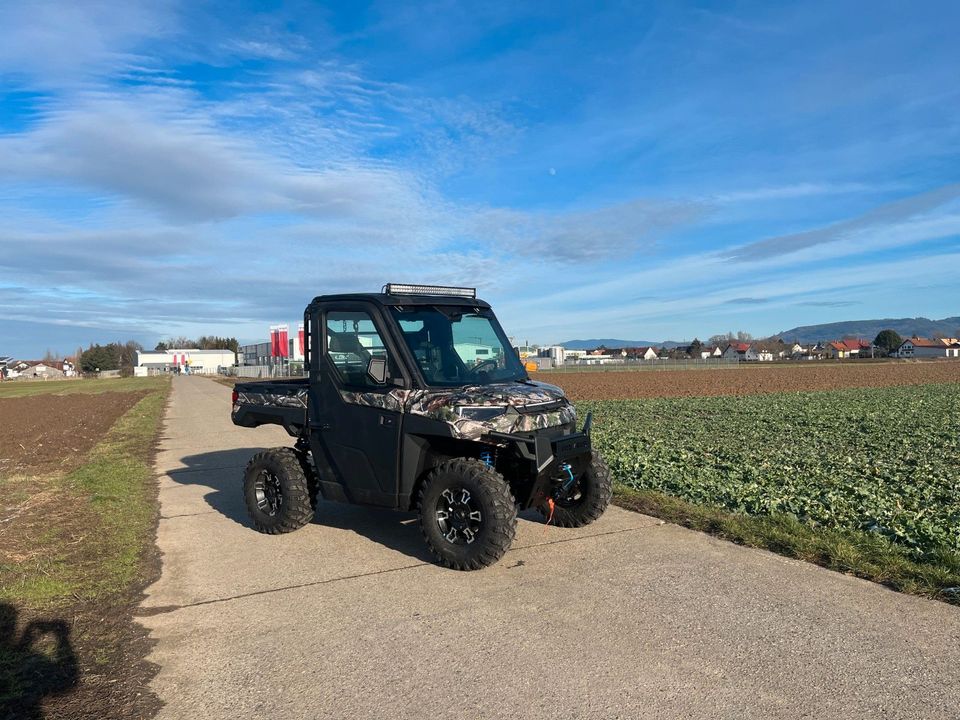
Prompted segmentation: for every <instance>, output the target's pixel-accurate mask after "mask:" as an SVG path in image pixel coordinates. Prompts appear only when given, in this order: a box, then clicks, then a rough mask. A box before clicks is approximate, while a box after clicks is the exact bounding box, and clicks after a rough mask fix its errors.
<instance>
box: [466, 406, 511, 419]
mask: <svg viewBox="0 0 960 720" xmlns="http://www.w3.org/2000/svg"><path fill="white" fill-rule="evenodd" d="M505 412H507V408H506V407H498V406H481V407H470V406H468V405H461V406H460V407H458V408H457V415H459V416H460V417H461V418H463V419H464V420H476V421H477V422H484V421H485V420H493V418H495V417H500V416H501V415H503V414H504V413H505Z"/></svg>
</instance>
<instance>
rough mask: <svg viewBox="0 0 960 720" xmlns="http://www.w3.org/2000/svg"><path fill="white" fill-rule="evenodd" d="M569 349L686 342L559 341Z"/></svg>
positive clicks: (673, 344)
mask: <svg viewBox="0 0 960 720" xmlns="http://www.w3.org/2000/svg"><path fill="white" fill-rule="evenodd" d="M558 344H559V345H562V346H563V347H565V348H566V349H567V350H593V349H594V348H598V347H600V346H601V345H603V347H608V348H628V347H657V348H660V347H667V348H671V347H676V346H677V345H683V344H684V343H678V342H676V341H674V340H666V341H662V340H617V339H616V338H596V339H593V340H567V341H566V342H562V343H558Z"/></svg>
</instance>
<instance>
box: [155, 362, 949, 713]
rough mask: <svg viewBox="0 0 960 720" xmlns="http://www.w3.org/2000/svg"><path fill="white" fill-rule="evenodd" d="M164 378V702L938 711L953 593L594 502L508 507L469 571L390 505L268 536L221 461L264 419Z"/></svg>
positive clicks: (264, 436) (506, 709)
mask: <svg viewBox="0 0 960 720" xmlns="http://www.w3.org/2000/svg"><path fill="white" fill-rule="evenodd" d="M229 397H230V391H229V389H228V388H226V387H224V386H222V385H219V384H217V383H214V382H211V381H210V380H207V379H204V378H198V377H193V378H188V377H178V378H175V379H174V389H173V395H172V400H171V405H170V408H169V411H168V414H167V420H166V430H165V434H164V440H163V444H162V449H161V452H160V454H159V457H158V460H157V464H158V472H159V473H160V475H161V486H160V501H161V513H162V520H161V521H160V529H159V535H158V542H159V545H160V550H161V551H162V552H163V574H162V577H161V578H160V580H159V581H158V582H157V583H156V584H155V585H153V586H152V587H151V588H150V589H149V591H148V597H147V599H146V601H145V603H144V608H143V610H142V612H144V613H145V615H144V617H143V618H142V619H141V621H142V622H143V623H144V624H145V625H146V626H147V627H148V628H149V629H150V630H151V634H152V637H153V638H155V639H156V645H155V647H154V651H153V653H152V654H151V656H150V658H149V659H150V660H152V661H153V662H155V663H157V664H158V665H159V666H160V671H159V674H158V675H157V677H156V679H155V681H154V683H153V687H154V689H155V691H156V692H157V693H158V694H159V696H160V698H161V699H162V700H163V701H164V702H165V703H166V707H165V708H164V709H163V710H162V711H161V714H160V717H162V718H184V719H187V718H189V719H191V720H193V719H195V718H202V719H203V720H216V719H219V718H229V719H230V720H236V719H237V718H270V720H282V719H285V718H337V719H341V718H426V717H429V718H494V717H503V718H710V719H711V720H714V719H716V718H768V717H777V718H853V717H868V716H869V717H877V718H950V719H951V720H955V719H956V718H957V717H958V716H960V610H958V609H957V608H955V607H951V606H948V605H944V604H941V603H935V602H930V601H926V600H921V599H918V598H914V597H908V596H906V595H899V594H897V593H894V592H891V591H889V590H886V589H884V588H882V587H879V586H877V585H873V584H871V583H868V582H865V581H861V580H856V579H853V578H849V577H845V576H843V575H840V574H837V573H833V572H829V571H827V570H823V569H821V568H818V567H814V566H812V565H807V564H805V563H801V562H795V561H792V560H787V559H784V558H781V557H778V556H776V555H771V554H769V553H766V552H761V551H756V550H750V549H745V548H742V547H738V546H736V545H732V544H729V543H725V542H721V541H718V540H715V539H713V538H710V537H708V536H706V535H701V534H699V533H695V532H690V531H687V530H684V529H682V528H679V527H675V526H672V525H665V524H662V523H660V522H659V521H657V520H655V519H652V518H649V517H646V516H643V515H636V514H633V513H629V512H626V511H624V510H620V509H618V508H611V509H610V511H609V512H608V513H607V514H606V515H605V516H604V517H603V518H602V519H601V521H600V522H598V523H596V524H595V525H593V526H591V527H589V528H586V529H584V530H579V531H578V530H563V529H558V528H554V527H545V526H544V525H543V524H542V523H541V522H539V521H538V520H537V519H536V516H533V515H525V516H524V519H521V520H520V523H519V528H518V534H517V540H516V543H515V545H514V547H513V549H512V550H511V551H510V552H508V553H507V555H506V557H505V558H504V559H503V560H502V561H501V562H500V563H499V564H498V565H496V566H494V567H492V568H489V569H487V570H483V571H480V572H473V573H459V572H455V571H452V570H445V569H442V568H440V567H437V566H436V565H433V564H432V563H431V562H430V559H429V557H428V556H427V554H426V552H425V550H424V547H423V543H422V541H421V539H420V533H419V529H418V528H417V526H416V521H415V519H414V517H413V516H412V515H408V514H398V513H391V512H386V511H378V510H370V509H364V508H358V507H351V506H344V505H336V504H329V503H325V504H322V505H321V507H320V509H319V511H318V512H317V518H316V521H315V522H314V523H313V524H311V525H308V526H307V527H305V528H302V529H301V530H299V531H297V532H295V533H292V534H290V535H285V536H280V537H272V536H266V535H261V534H259V533H257V532H255V531H254V530H252V529H251V528H250V525H249V523H248V521H247V519H246V513H245V511H244V507H243V502H242V497H241V473H242V468H243V466H244V464H245V463H246V461H247V460H248V458H249V457H250V456H251V455H252V454H253V453H254V452H255V451H256V450H257V449H259V448H264V447H270V446H275V445H286V444H289V438H287V436H286V435H285V433H283V432H282V431H280V430H273V429H267V428H260V429H257V430H245V429H241V428H235V427H234V426H233V425H231V424H230V418H229V410H230V407H229V404H230V401H229Z"/></svg>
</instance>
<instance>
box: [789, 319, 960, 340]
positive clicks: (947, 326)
mask: <svg viewBox="0 0 960 720" xmlns="http://www.w3.org/2000/svg"><path fill="white" fill-rule="evenodd" d="M888 329H889V330H895V331H896V332H897V333H898V334H900V335H901V336H902V337H905V338H906V337H911V336H913V335H918V336H920V337H932V336H933V334H934V333H941V334H942V335H946V336H947V337H957V335H958V334H960V317H948V318H944V319H943V320H929V319H927V318H923V317H920V318H899V319H897V318H885V319H883V320H846V321H844V322H835V323H825V324H823V325H801V326H800V327H795V328H791V329H790V330H784V331H783V332H778V333H777V334H776V335H774V337H779V338H783V340H784V341H785V342H793V341H794V340H796V341H797V342H800V343H812V342H817V341H818V340H824V341H829V340H838V339H840V338H844V337H862V338H865V339H867V340H873V339H874V338H875V337H876V336H877V333H879V332H880V331H881V330H888Z"/></svg>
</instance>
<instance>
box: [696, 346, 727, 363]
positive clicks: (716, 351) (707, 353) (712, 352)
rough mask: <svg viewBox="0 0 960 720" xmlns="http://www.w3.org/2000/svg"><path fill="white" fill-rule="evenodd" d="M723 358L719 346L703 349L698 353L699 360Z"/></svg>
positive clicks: (721, 349)
mask: <svg viewBox="0 0 960 720" xmlns="http://www.w3.org/2000/svg"><path fill="white" fill-rule="evenodd" d="M718 357H723V348H721V347H720V346H719V345H718V346H717V347H705V348H703V349H702V350H701V351H700V359H701V360H709V359H710V358H718Z"/></svg>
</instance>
